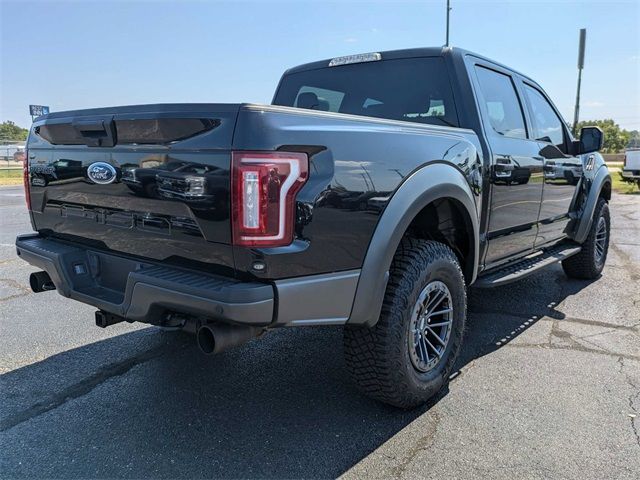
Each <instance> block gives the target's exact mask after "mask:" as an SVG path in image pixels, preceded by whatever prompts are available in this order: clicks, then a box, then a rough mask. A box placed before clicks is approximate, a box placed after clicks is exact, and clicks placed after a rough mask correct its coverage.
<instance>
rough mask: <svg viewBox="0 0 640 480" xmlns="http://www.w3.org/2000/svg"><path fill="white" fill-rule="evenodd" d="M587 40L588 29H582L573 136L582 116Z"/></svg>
mask: <svg viewBox="0 0 640 480" xmlns="http://www.w3.org/2000/svg"><path fill="white" fill-rule="evenodd" d="M586 40H587V29H586V28H581V29H580V45H579V46H578V88H577V90H576V107H575V109H574V111H573V134H574V135H577V133H578V132H577V131H576V128H577V127H578V118H579V115H580V86H581V84H582V69H583V68H584V48H585V43H586Z"/></svg>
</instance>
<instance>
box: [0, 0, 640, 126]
mask: <svg viewBox="0 0 640 480" xmlns="http://www.w3.org/2000/svg"><path fill="white" fill-rule="evenodd" d="M445 3H446V2H445V0H438V1H425V0H423V1H408V2H400V1H373V2H372V1H369V2H365V1H348V0H343V1H340V2H327V1H286V2H275V1H274V2H271V1H266V0H265V1H260V2H255V1H254V2H250V1H235V2H223V1H91V0H87V1H82V2H81V1H72V2H61V1H55V0H54V1H45V0H41V1H36V2H30V1H10V0H0V32H1V33H0V35H1V36H0V53H1V59H0V68H1V70H0V79H1V84H0V121H1V120H13V121H15V122H16V123H18V124H21V125H23V126H27V125H28V124H29V123H30V117H29V115H28V104H30V103H34V104H44V105H50V106H51V109H52V111H58V110H68V109H74V108H85V107H95V106H109V105H126V104H140V103H158V102H243V101H245V102H259V103H269V102H270V101H271V97H272V95H273V90H274V88H275V86H276V84H277V82H278V79H279V77H280V74H281V73H282V71H283V70H285V69H286V68H288V67H291V66H294V65H296V64H299V63H305V62H309V61H313V60H319V59H323V58H331V57H335V56H340V55H346V54H351V53H359V52H370V51H383V50H391V49H397V48H407V47H416V46H437V45H442V44H443V43H444V32H445V21H444V20H445ZM452 6H453V10H452V12H451V44H452V45H453V46H459V47H462V48H467V49H469V50H473V51H476V52H478V53H481V54H483V55H486V56H488V57H490V58H493V59H495V60H498V61H500V62H502V63H505V64H507V65H509V66H511V67H513V68H515V69H517V70H520V71H521V72H523V73H525V74H528V75H529V76H531V77H533V78H534V79H535V80H537V81H538V82H539V83H541V85H542V86H543V87H544V88H545V89H546V90H547V91H548V93H549V94H550V95H551V97H552V99H553V100H554V102H555V103H556V105H558V107H559V108H560V110H561V111H562V113H563V114H564V116H565V118H566V119H567V120H570V121H571V120H572V118H573V103H574V99H575V88H576V78H577V77H576V75H577V70H576V56H577V44H578V30H579V28H582V27H586V28H587V50H586V52H587V53H586V61H585V64H586V65H585V70H584V74H583V90H582V106H581V119H594V118H613V119H614V120H616V121H617V122H618V123H619V124H620V125H621V126H623V127H624V128H627V129H640V33H639V32H638V25H640V2H639V1H638V0H627V1H617V2H616V1H604V0H600V1H595V0H594V1H582V2H576V1H573V2H572V1H563V0H555V1H546V0H545V1H542V0H539V1H524V0H523V1H517V0H513V1H497V2H495V1H489V2H484V1H470V0H467V1H462V0H452Z"/></svg>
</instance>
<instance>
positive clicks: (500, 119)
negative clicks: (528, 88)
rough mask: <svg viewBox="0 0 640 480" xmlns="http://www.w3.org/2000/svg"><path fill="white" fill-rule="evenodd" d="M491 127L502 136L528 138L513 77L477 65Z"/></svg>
mask: <svg viewBox="0 0 640 480" xmlns="http://www.w3.org/2000/svg"><path fill="white" fill-rule="evenodd" d="M476 74H477V76H478V83H479V84H480V90H481V91H482V97H483V98H484V103H485V106H486V109H487V114H488V116H489V122H490V123H491V127H493V129H494V130H495V131H496V132H498V133H499V134H500V135H504V136H505V137H512V138H527V130H526V128H525V123H524V115H523V113H522V107H521V106H520V102H519V101H518V95H517V94H516V89H515V87H514V86H513V82H512V80H511V77H509V76H507V75H504V74H502V73H498V72H496V71H494V70H490V69H488V68H484V67H481V66H479V65H476Z"/></svg>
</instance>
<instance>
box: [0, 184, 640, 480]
mask: <svg viewBox="0 0 640 480" xmlns="http://www.w3.org/2000/svg"><path fill="white" fill-rule="evenodd" d="M23 202H24V200H23V196H22V189H21V187H0V338H1V342H0V472H1V473H0V475H1V476H2V477H3V478H10V477H39V478H43V477H47V478H50V477H64V478H78V477H83V478H87V477H103V478H104V477H118V478H120V477H122V478H175V477H187V478H202V477H236V478H237V477H276V478H293V477H296V478H299V477H305V478H326V477H335V476H339V475H345V476H346V477H353V478H363V477H384V478H388V477H411V478H413V477H426V478H484V477H492V478H514V477H516V478H580V479H584V478H594V479H595V478H598V479H601V478H634V479H637V478H639V477H640V417H638V416H639V415H640V288H639V285H640V195H624V196H622V195H617V196H615V197H614V199H613V200H612V202H611V204H612V205H611V209H612V215H613V218H612V225H613V235H612V245H611V249H610V252H609V260H608V263H607V267H606V268H605V271H604V274H603V276H602V277H601V278H600V279H599V280H597V281H595V282H592V283H590V282H583V281H575V280H571V281H570V280H568V279H567V278H566V277H565V276H564V274H563V272H562V270H561V268H560V267H559V266H555V267H553V268H551V269H547V270H546V271H544V272H542V273H540V274H537V275H535V276H533V277H530V278H529V279H527V280H525V281H522V282H520V283H517V284H512V285H509V286H506V287H502V288H498V289H494V290H485V291H472V293H471V300H470V316H469V327H468V332H467V339H466V346H465V347H464V352H463V355H462V358H461V359H460V361H459V363H458V367H457V371H456V373H455V374H454V378H453V379H452V381H451V383H450V385H449V388H448V389H447V391H445V392H443V393H442V395H441V396H440V397H439V398H438V399H437V400H436V401H435V402H434V403H433V404H432V405H430V406H426V407H424V408H421V409H418V410H416V411H412V412H402V411H398V410H394V409H392V408H389V407H385V406H382V405H379V404H377V403H375V402H373V401H370V400H368V399H366V398H364V397H362V396H360V395H359V394H358V392H357V391H356V390H355V389H354V387H353V386H352V385H351V383H350V382H349V379H348V378H347V376H346V374H345V371H344V369H343V359H342V353H341V334H342V332H341V329H340V328H337V327H335V328H334V327H331V328H307V329H305V328H299V329H282V330H279V331H275V332H272V333H270V334H268V335H266V336H265V337H264V338H262V339H260V340H258V341H253V342H251V343H249V344H247V345H246V346H244V347H241V348H238V349H235V350H233V351H229V352H227V353H225V354H222V355H219V356H217V357H205V356H203V355H202V354H200V353H199V351H198V350H197V349H196V347H195V345H194V342H193V339H191V338H190V337H188V336H185V335H183V334H179V333H169V332H163V331H161V330H159V329H157V328H154V327H145V326H141V325H129V324H125V325H122V324H119V325H115V326H113V327H110V328H108V329H106V330H102V329H99V328H97V327H95V326H94V325H93V312H94V309H93V308H91V307H89V306H85V305H81V304H79V303H75V302H72V301H68V300H66V299H64V298H63V297H61V296H59V295H58V294H57V293H55V292H46V293H41V294H37V295H36V294H33V293H30V290H29V289H28V274H29V273H30V272H31V271H32V269H31V267H29V266H28V265H26V264H24V263H23V262H22V261H21V260H18V259H17V258H16V256H15V249H14V247H13V242H14V239H15V235H16V234H17V233H22V232H27V231H29V230H30V226H29V221H28V216H27V214H26V210H25V207H24V206H23Z"/></svg>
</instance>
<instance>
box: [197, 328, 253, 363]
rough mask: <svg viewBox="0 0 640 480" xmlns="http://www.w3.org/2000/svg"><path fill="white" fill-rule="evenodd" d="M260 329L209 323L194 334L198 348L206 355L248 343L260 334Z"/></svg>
mask: <svg viewBox="0 0 640 480" xmlns="http://www.w3.org/2000/svg"><path fill="white" fill-rule="evenodd" d="M263 330H264V329H263V328H262V327H247V326H239V325H229V324H226V323H211V324H208V325H202V326H201V327H200V328H199V329H198V332H197V333H196V339H197V341H198V347H200V351H202V353H204V354H206V355H214V354H216V353H220V352H224V351H225V350H228V349H229V348H233V347H237V346H238V345H242V344H243V343H245V342H248V341H249V340H251V339H252V338H254V337H257V336H258V335H260V334H261V333H262V331H263Z"/></svg>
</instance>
